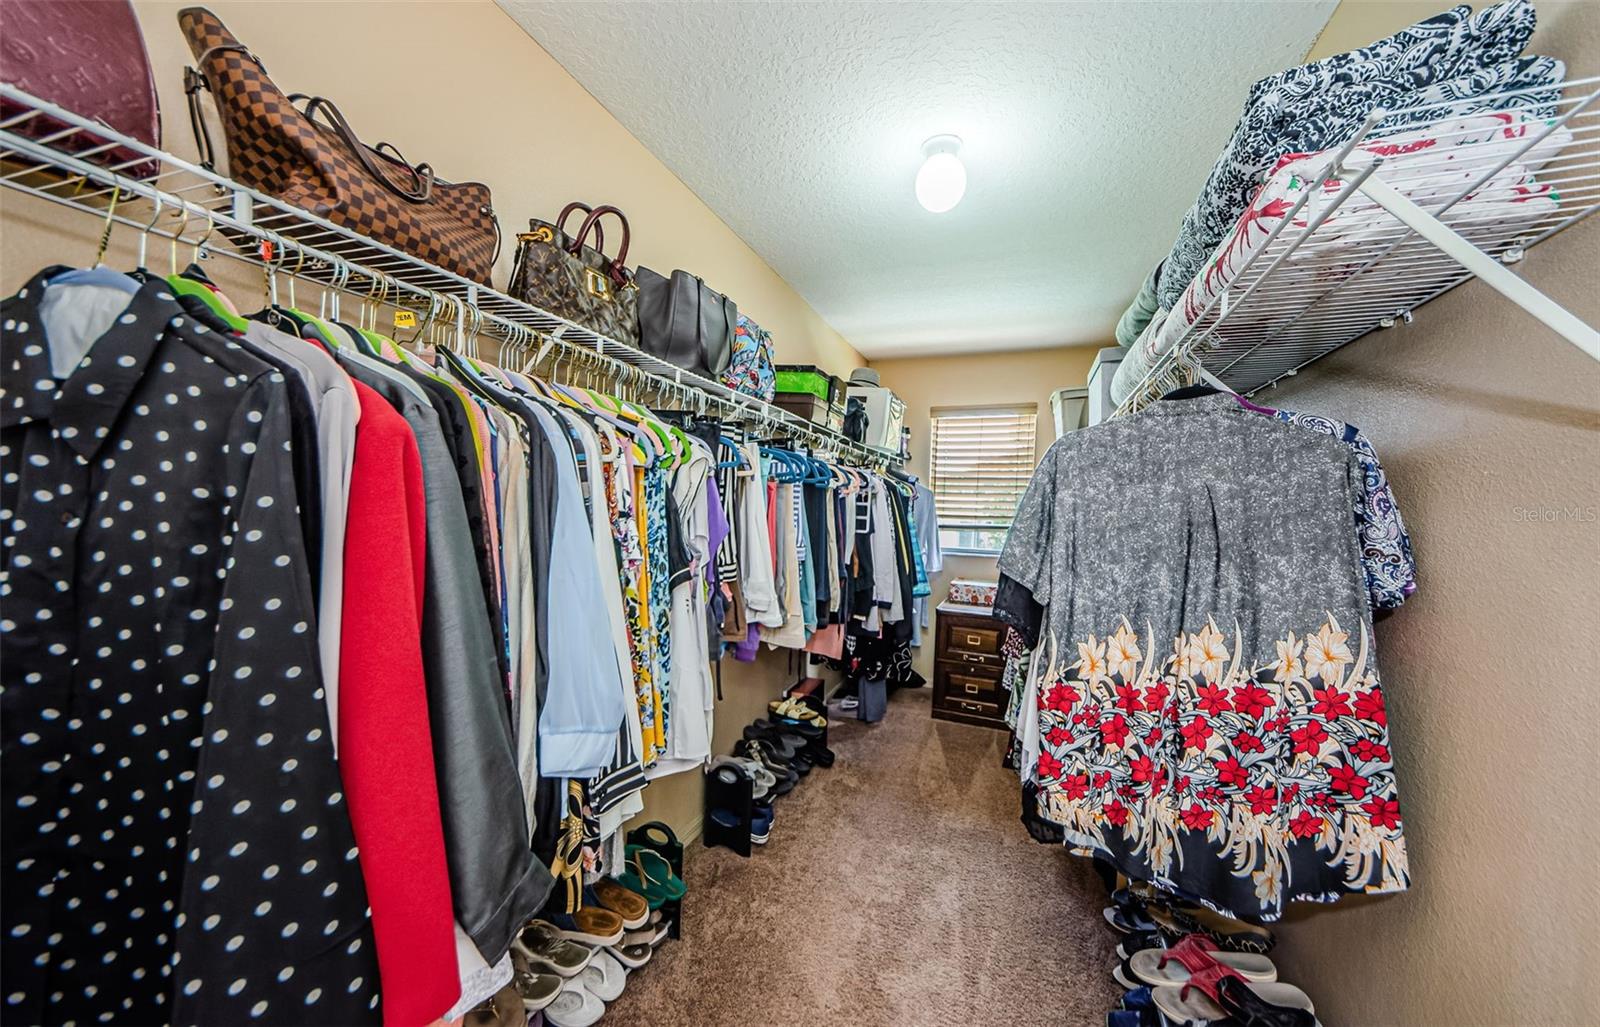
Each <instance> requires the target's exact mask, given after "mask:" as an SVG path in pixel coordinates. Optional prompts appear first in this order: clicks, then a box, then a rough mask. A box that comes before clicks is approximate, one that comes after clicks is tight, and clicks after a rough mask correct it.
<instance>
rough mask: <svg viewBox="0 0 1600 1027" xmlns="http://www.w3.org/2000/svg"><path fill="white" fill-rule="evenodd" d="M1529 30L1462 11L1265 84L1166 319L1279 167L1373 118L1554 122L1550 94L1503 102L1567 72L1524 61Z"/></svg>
mask: <svg viewBox="0 0 1600 1027" xmlns="http://www.w3.org/2000/svg"><path fill="white" fill-rule="evenodd" d="M1533 28H1534V10H1533V4H1532V2H1531V0H1505V2H1504V3H1500V4H1496V5H1495V6H1493V7H1489V8H1487V9H1485V10H1483V11H1481V12H1479V13H1478V14H1473V13H1472V10H1471V8H1469V7H1467V6H1466V5H1465V4H1463V5H1461V6H1458V7H1454V8H1451V9H1450V10H1448V11H1445V12H1444V13H1442V14H1438V15H1435V16H1434V17H1432V18H1428V19H1426V20H1424V21H1421V22H1419V23H1417V24H1416V25H1413V26H1412V27H1411V28H1408V29H1406V30H1404V31H1402V32H1399V33H1396V34H1395V35H1393V36H1391V37H1389V38H1388V39H1384V40H1380V41H1379V42H1377V43H1374V44H1372V45H1371V46H1366V47H1362V48H1360V49H1357V50H1352V51H1350V52H1348V53H1342V54H1337V55H1335V56H1332V57H1328V58H1326V59H1324V60H1321V61H1317V62H1315V63H1312V64H1306V65H1302V66H1300V67H1295V68H1290V69H1288V70H1286V71H1282V72H1279V73H1278V74H1276V75H1269V76H1267V77H1266V78H1264V79H1262V80H1261V81H1259V82H1257V83H1256V84H1255V85H1254V86H1252V87H1251V89H1250V94H1249V97H1248V98H1247V99H1246V101H1245V106H1244V112H1243V114H1242V115H1241V117H1240V119H1239V123H1238V124H1237V125H1236V126H1235V127H1234V130H1233V135H1232V137H1231V138H1230V139H1229V140H1228V143H1227V145H1226V146H1225V147H1223V150H1222V155H1221V157H1220V158H1219V159H1218V160H1217V163H1216V166H1215V167H1213V168H1212V170H1211V175H1210V176H1209V177H1208V178H1207V179H1206V183H1205V185H1204V187H1203V188H1202V189H1201V190H1200V195H1199V197H1198V198H1197V199H1196V200H1195V202H1194V205H1193V206H1191V207H1190V208H1189V211H1188V213H1187V214H1185V215H1184V219H1183V225H1182V227H1181V228H1180V229H1179V232H1178V238H1177V241H1176V242H1174V243H1173V246H1172V251H1171V253H1170V254H1168V256H1167V258H1166V262H1165V263H1164V264H1163V265H1162V268H1161V276H1160V281H1159V284H1158V287H1157V290H1156V300H1157V305H1158V306H1159V308H1160V309H1162V310H1171V309H1173V308H1174V307H1175V306H1176V305H1177V302H1178V298H1179V297H1180V296H1181V295H1182V294H1183V290H1184V289H1185V288H1186V287H1187V286H1188V285H1189V283H1190V282H1191V281H1193V279H1194V277H1195V275H1196V274H1197V273H1198V272H1199V270H1200V268H1201V267H1202V266H1203V265H1204V264H1205V261H1206V258H1207V257H1209V256H1210V255H1211V254H1212V252H1213V251H1214V250H1215V249H1216V247H1217V245H1218V243H1220V242H1222V240H1223V239H1224V238H1225V237H1226V236H1227V234H1228V232H1229V231H1230V230H1231V229H1232V228H1233V226H1234V223H1235V222H1237V221H1238V219H1239V216H1240V215H1241V214H1242V213H1244V211H1245V210H1246V209H1247V208H1248V207H1249V205H1250V199H1251V197H1252V196H1254V195H1255V192H1256V190H1257V189H1258V188H1260V186H1261V183H1262V180H1263V178H1264V177H1265V175H1266V174H1267V172H1268V171H1269V170H1270V169H1271V168H1272V167H1273V165H1274V164H1276V163H1277V161H1278V159H1279V158H1281V157H1283V156H1285V155H1287V154H1291V153H1311V152H1315V151H1317V150H1323V149H1327V148H1330V147H1337V146H1339V145H1340V144H1342V143H1344V142H1345V141H1347V140H1349V139H1350V138H1351V137H1352V136H1353V135H1355V133H1356V131H1357V130H1358V128H1359V126H1360V125H1361V122H1362V121H1363V120H1364V119H1365V118H1366V116H1367V115H1368V114H1369V113H1371V112H1372V111H1373V110H1374V109H1375V108H1379V107H1382V108H1384V109H1385V110H1391V111H1396V112H1397V113H1396V114H1394V115H1393V116H1391V117H1389V118H1387V119H1386V120H1384V121H1383V122H1382V123H1381V124H1379V125H1378V126H1377V128H1376V129H1375V134H1379V135H1382V134H1387V133H1389V132H1393V131H1396V130H1398V129H1401V128H1405V127H1407V126H1412V125H1416V124H1419V123H1423V122H1426V121H1429V120H1432V119H1434V118H1436V117H1439V116H1442V115H1443V114H1445V113H1446V111H1445V110H1444V109H1442V108H1437V107H1435V108H1434V109H1432V110H1418V109H1417V108H1419V107H1423V106H1425V105H1429V104H1443V103H1448V104H1450V108H1449V112H1451V113H1454V114H1455V115H1456V116H1464V115H1468V114H1474V113H1484V112H1488V111H1497V110H1508V109H1512V108H1531V113H1532V114H1533V116H1547V115H1548V114H1549V112H1550V110H1551V109H1553V108H1551V107H1550V105H1551V104H1553V103H1554V102H1555V101H1556V100H1557V99H1558V96H1557V94H1556V92H1555V91H1554V90H1544V91H1540V92H1537V93H1534V94H1524V95H1518V96H1511V97H1507V96H1504V95H1502V94H1503V93H1504V92H1505V91H1507V90H1517V89H1528V88H1537V87H1539V86H1550V85H1553V84H1554V83H1557V82H1559V81H1560V80H1561V79H1562V77H1563V76H1564V74H1565V70H1566V69H1565V66H1564V65H1562V63H1561V62H1560V61H1556V60H1552V59H1550V58H1547V57H1527V58H1523V57H1520V55H1521V53H1522V48H1523V47H1524V46H1526V45H1527V42H1528V39H1529V37H1530V36H1532V35H1533Z"/></svg>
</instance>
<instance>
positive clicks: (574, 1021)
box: [544, 978, 606, 1027]
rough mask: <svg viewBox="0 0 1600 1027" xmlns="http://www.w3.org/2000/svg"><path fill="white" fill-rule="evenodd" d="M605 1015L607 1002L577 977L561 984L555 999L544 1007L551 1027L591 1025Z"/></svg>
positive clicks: (547, 1021) (546, 1021)
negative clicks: (601, 999)
mask: <svg viewBox="0 0 1600 1027" xmlns="http://www.w3.org/2000/svg"><path fill="white" fill-rule="evenodd" d="M604 1015H606V1004H605V1003H604V1002H602V1001H600V999H599V998H598V997H597V996H596V995H595V994H594V993H593V992H591V991H590V990H589V989H588V988H586V987H584V986H583V983H582V981H581V980H579V979H577V978H574V979H572V980H570V981H567V982H566V983H565V984H563V985H561V992H560V994H558V995H557V996H556V998H555V1001H554V1002H552V1003H550V1004H549V1005H548V1006H545V1007H544V1020H545V1023H548V1024H550V1025H551V1027H590V1025H591V1024H594V1023H597V1022H599V1020H600V1018H601V1017H602V1016H604Z"/></svg>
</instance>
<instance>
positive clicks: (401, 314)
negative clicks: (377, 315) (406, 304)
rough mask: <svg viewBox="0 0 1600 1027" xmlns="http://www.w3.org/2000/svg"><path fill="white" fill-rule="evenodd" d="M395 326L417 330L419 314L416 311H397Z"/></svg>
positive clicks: (395, 313)
mask: <svg viewBox="0 0 1600 1027" xmlns="http://www.w3.org/2000/svg"><path fill="white" fill-rule="evenodd" d="M394 326H395V327H396V328H415V327H416V326H417V312H416V311H415V310H397V311H395V312H394Z"/></svg>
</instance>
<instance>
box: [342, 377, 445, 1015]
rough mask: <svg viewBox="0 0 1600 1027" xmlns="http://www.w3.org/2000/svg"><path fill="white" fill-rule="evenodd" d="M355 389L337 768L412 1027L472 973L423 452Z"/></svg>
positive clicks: (373, 396) (394, 1007) (391, 987)
mask: <svg viewBox="0 0 1600 1027" xmlns="http://www.w3.org/2000/svg"><path fill="white" fill-rule="evenodd" d="M355 387H356V394H357V395H358V396H359V397H360V402H361V420H360V422H359V423H358V425H357V430H356V448H355V459H354V461H353V462H352V465H351V473H350V509H349V516H348V520H347V527H346V529H345V543H344V617H343V624H342V627H341V633H340V647H339V767H340V772H341V773H342V775H343V777H344V790H345V797H346V799H347V800H348V802H349V804H350V819H351V821H352V823H353V824H354V826H355V834H356V844H357V845H358V846H359V847H360V850H361V872H362V875H363V876H364V877H365V878H366V884H367V902H368V903H369V904H370V905H371V907H372V927H373V933H374V935H375V936H376V940H377V948H378V970H379V974H380V977H381V984H382V994H383V1022H384V1023H385V1024H388V1025H391V1027H402V1025H413V1024H425V1023H429V1022H431V1021H433V1020H436V1019H438V1018H439V1017H441V1016H443V1015H444V1014H445V1013H446V1012H448V1011H449V1009H450V1007H451V1006H452V1005H454V1004H455V1001H456V999H457V998H459V997H460V995H461V981H460V977H459V973H458V970H457V967H456V946H455V914H454V913H453V911H452V909H451V902H450V879H449V876H448V872H447V870H446V867H445V856H444V829H443V828H442V827H441V825H440V821H439V789H438V784H437V781H436V779H435V777H434V767H433V737H432V735H431V734H430V732H429V727H428V699H427V690H426V683H425V681H424V679H423V670H422V627H421V625H422V602H423V572H424V568H425V566H426V551H427V543H426V539H427V521H426V513H425V506H424V498H423V488H422V460H421V457H420V456H419V455H418V453H417V440H416V438H415V436H413V435H412V434H411V428H410V427H409V426H408V425H407V424H406V422H405V419H404V418H403V417H401V416H400V415H399V414H398V413H397V412H395V410H394V408H393V407H391V406H389V404H388V403H386V402H384V400H383V398H382V397H381V396H379V395H378V394H377V393H376V392H374V391H373V390H372V389H370V388H368V387H367V386H365V385H363V384H361V383H360V382H356V383H355Z"/></svg>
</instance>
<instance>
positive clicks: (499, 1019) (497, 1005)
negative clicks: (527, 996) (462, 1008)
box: [461, 984, 528, 1027]
mask: <svg viewBox="0 0 1600 1027" xmlns="http://www.w3.org/2000/svg"><path fill="white" fill-rule="evenodd" d="M527 1022H528V1011H527V1010H526V1009H524V1008H523V1006H522V996H521V995H519V994H518V993H517V989H516V986H515V985H514V984H508V985H506V986H505V987H504V988H501V989H500V990H499V991H497V992H495V993H494V994H493V995H492V996H490V997H489V998H488V999H487V1000H486V1001H483V1002H480V1003H478V1004H477V1005H476V1006H473V1007H472V1008H471V1009H469V1010H468V1011H467V1015H466V1016H464V1017H462V1020H461V1023H462V1027H522V1025H523V1024H526V1023H527Z"/></svg>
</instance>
